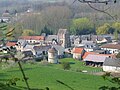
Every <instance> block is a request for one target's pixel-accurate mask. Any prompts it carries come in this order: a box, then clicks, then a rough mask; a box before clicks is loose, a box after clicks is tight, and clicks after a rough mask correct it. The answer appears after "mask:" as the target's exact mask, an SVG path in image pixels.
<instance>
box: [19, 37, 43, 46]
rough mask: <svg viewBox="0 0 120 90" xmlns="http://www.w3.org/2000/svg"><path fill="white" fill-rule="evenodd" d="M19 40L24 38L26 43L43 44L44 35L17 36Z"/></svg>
mask: <svg viewBox="0 0 120 90" xmlns="http://www.w3.org/2000/svg"><path fill="white" fill-rule="evenodd" d="M19 40H25V41H27V43H30V44H34V43H39V44H41V45H43V44H44V40H45V37H44V36H21V37H19V39H18V41H19Z"/></svg>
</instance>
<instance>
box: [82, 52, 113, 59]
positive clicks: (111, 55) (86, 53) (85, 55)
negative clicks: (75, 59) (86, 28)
mask: <svg viewBox="0 0 120 90" xmlns="http://www.w3.org/2000/svg"><path fill="white" fill-rule="evenodd" d="M89 54H92V55H97V56H108V57H109V56H110V57H112V58H115V55H113V54H97V53H95V52H85V54H84V55H83V57H82V58H83V59H85V58H86V57H87V56H88V55H89Z"/></svg>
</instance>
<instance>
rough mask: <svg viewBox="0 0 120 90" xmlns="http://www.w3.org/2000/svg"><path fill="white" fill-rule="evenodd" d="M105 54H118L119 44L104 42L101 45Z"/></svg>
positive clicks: (119, 50)
mask: <svg viewBox="0 0 120 90" xmlns="http://www.w3.org/2000/svg"><path fill="white" fill-rule="evenodd" d="M101 49H103V50H105V53H106V54H118V53H119V52H120V44H105V45H103V46H101Z"/></svg>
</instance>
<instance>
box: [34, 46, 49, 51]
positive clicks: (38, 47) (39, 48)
mask: <svg viewBox="0 0 120 90" xmlns="http://www.w3.org/2000/svg"><path fill="white" fill-rule="evenodd" d="M49 48H51V46H34V47H33V49H34V50H35V51H48V50H49Z"/></svg>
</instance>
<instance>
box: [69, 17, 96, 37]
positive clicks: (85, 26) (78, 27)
mask: <svg viewBox="0 0 120 90" xmlns="http://www.w3.org/2000/svg"><path fill="white" fill-rule="evenodd" d="M70 31H71V32H72V34H77V35H79V34H90V33H95V32H94V28H93V24H92V22H91V21H90V20H89V19H88V18H78V19H73V20H72V25H71V27H70Z"/></svg>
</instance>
